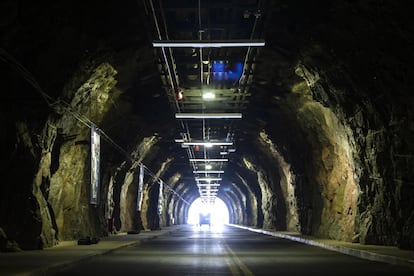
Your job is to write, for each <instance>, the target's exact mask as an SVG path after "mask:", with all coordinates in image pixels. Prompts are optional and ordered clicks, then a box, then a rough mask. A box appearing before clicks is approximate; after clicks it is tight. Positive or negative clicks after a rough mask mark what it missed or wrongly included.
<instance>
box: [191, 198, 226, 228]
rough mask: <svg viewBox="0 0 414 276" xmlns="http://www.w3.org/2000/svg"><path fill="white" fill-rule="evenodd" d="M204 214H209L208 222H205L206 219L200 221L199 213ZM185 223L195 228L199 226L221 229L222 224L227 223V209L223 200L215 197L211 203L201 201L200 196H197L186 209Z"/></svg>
mask: <svg viewBox="0 0 414 276" xmlns="http://www.w3.org/2000/svg"><path fill="white" fill-rule="evenodd" d="M206 214H210V224H207V222H206V221H204V222H202V221H200V217H201V216H200V215H206ZM187 223H188V224H191V225H193V227H194V229H195V230H199V229H200V228H203V229H210V228H211V230H217V229H221V228H222V227H223V225H224V224H228V223H229V210H228V208H227V206H226V204H225V203H224V202H223V200H221V199H220V198H218V197H216V199H215V203H214V204H213V205H209V204H205V203H203V202H202V201H201V198H197V199H196V200H194V201H193V203H192V204H191V206H190V208H189V210H188V220H187ZM200 223H201V224H200Z"/></svg>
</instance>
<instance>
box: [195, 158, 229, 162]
mask: <svg viewBox="0 0 414 276" xmlns="http://www.w3.org/2000/svg"><path fill="white" fill-rule="evenodd" d="M227 161H229V160H228V159H226V158H219V159H197V158H190V162H227Z"/></svg>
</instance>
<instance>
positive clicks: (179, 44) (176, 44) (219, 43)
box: [152, 39, 265, 48]
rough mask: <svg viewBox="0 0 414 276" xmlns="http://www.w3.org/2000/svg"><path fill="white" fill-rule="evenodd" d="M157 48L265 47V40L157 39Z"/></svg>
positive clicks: (154, 44)
mask: <svg viewBox="0 0 414 276" xmlns="http://www.w3.org/2000/svg"><path fill="white" fill-rule="evenodd" d="M152 46H153V47H155V48H161V47H170V48H221V47H263V46H265V41H264V40H260V39H258V40H204V41H200V40H155V41H153V42H152Z"/></svg>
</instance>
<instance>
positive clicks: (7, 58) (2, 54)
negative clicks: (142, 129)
mask: <svg viewBox="0 0 414 276" xmlns="http://www.w3.org/2000/svg"><path fill="white" fill-rule="evenodd" d="M0 60H2V61H3V62H5V63H6V64H8V65H9V66H11V67H12V68H14V69H16V71H18V72H19V73H20V74H22V75H23V78H24V79H25V80H26V81H28V83H29V84H31V85H32V86H33V88H35V90H36V91H37V92H38V93H39V94H40V95H41V96H42V98H43V99H44V100H45V102H46V103H47V105H48V106H49V107H50V108H51V109H52V110H54V111H58V113H60V112H62V110H64V111H67V112H68V113H70V114H71V115H72V116H73V117H74V118H75V119H76V120H78V121H79V122H81V123H82V124H83V125H85V126H86V127H88V128H91V126H92V125H96V124H95V123H93V122H92V121H91V120H90V119H89V118H88V117H86V116H84V115H82V114H79V113H78V112H76V111H73V110H72V108H71V106H70V104H69V103H67V102H65V101H63V100H54V101H52V100H53V98H52V97H51V96H49V95H48V94H47V93H46V92H45V91H44V90H43V89H42V88H41V87H40V85H39V84H38V82H37V81H36V80H35V78H34V76H33V75H32V74H31V73H30V72H29V71H28V70H27V69H26V68H25V67H24V66H23V65H21V64H20V63H19V62H18V61H17V60H16V59H15V58H14V57H12V56H11V55H10V54H9V53H7V52H6V51H5V50H4V49H2V48H0ZM59 103H61V104H60V105H59ZM62 104H63V106H62ZM98 132H99V134H101V135H102V137H103V138H104V139H105V140H107V141H108V142H109V143H110V144H111V145H113V146H114V147H115V148H116V149H118V150H119V151H120V152H121V153H123V154H124V155H125V156H126V157H127V158H128V159H129V161H132V162H137V161H138V160H137V159H136V158H133V157H132V156H131V155H130V154H129V153H128V152H127V151H126V150H124V149H123V148H122V147H121V146H120V145H118V144H117V143H116V142H115V141H114V140H112V139H111V138H110V137H109V135H107V134H106V133H105V132H104V131H103V130H102V129H100V128H98ZM138 164H139V165H141V164H142V165H143V166H144V168H146V170H147V173H149V174H150V175H151V176H152V177H153V178H157V180H160V181H162V182H163V183H164V184H165V185H166V186H167V187H168V188H169V189H171V190H172V191H173V192H174V193H175V194H176V195H177V196H178V197H179V198H180V199H181V200H182V201H184V202H185V203H186V204H189V203H188V201H186V200H185V199H184V198H183V197H182V196H181V195H179V194H178V193H177V192H176V191H175V190H174V189H173V188H171V187H170V186H169V185H168V184H167V183H166V182H165V181H163V180H162V179H161V178H160V177H158V176H156V175H155V174H154V173H153V172H152V171H151V170H150V169H149V168H148V167H146V166H145V164H143V163H142V162H138Z"/></svg>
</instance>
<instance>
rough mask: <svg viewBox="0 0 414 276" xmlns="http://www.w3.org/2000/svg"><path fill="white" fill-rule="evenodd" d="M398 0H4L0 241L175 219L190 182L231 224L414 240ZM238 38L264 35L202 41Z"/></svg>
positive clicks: (189, 198)
mask: <svg viewBox="0 0 414 276" xmlns="http://www.w3.org/2000/svg"><path fill="white" fill-rule="evenodd" d="M408 4H409V3H408V2H407V1H402V2H401V1H399V2H398V3H397V2H394V1H325V0H318V1H312V2H310V1H301V0H293V1H292V0H289V1H287V0H277V1H265V0H241V1H235V0H221V1H216V0H209V1H188V0H179V1H163V0H142V1H122V3H119V1H118V2H117V1H113V0H109V1H104V2H102V1H100V2H98V1H96V2H95V1H87V2H82V3H81V2H78V1H64V2H57V3H43V2H42V3H36V2H33V1H25V0H22V1H8V0H7V1H2V2H1V3H0V14H1V16H0V18H1V20H0V30H1V36H0V45H1V46H0V67H1V72H3V73H2V74H1V80H2V84H4V85H3V91H2V94H1V101H0V104H1V109H0V115H1V116H0V126H2V131H1V132H2V135H1V136H0V137H1V138H0V139H1V143H0V147H1V152H2V155H1V166H0V168H1V177H2V182H3V183H2V185H1V191H0V197H1V198H0V199H1V200H0V204H1V209H0V234H1V235H0V239H1V244H0V248H1V250H10V248H11V247H15V248H21V249H41V248H47V247H52V246H55V245H56V244H58V243H59V241H64V240H72V239H79V238H82V237H85V236H98V237H102V236H107V235H108V234H109V233H114V232H128V231H141V230H155V229H159V228H162V227H166V226H169V225H171V224H184V223H187V219H188V215H189V208H190V205H191V203H193V202H194V201H195V200H196V199H198V198H200V197H201V198H203V200H204V201H206V202H214V200H215V198H219V199H220V200H222V201H223V202H224V204H225V205H226V206H227V209H228V212H229V222H230V223H232V224H238V225H245V226H252V227H258V228H263V229H274V230H278V231H292V232H298V233H300V234H304V235H312V236H315V237H321V238H327V239H335V240H340V241H347V242H355V243H361V244H377V245H392V246H398V247H399V248H401V249H409V250H412V249H414V201H413V200H412V198H413V197H414V183H413V178H414V175H413V169H412V168H413V167H414V166H413V165H414V163H413V156H414V154H413V152H414V143H413V141H414V120H413V119H414V118H413V117H414V116H413V114H414V113H413V109H412V107H413V106H414V96H413V93H412V89H413V87H414V83H413V78H412V77H411V76H412V75H413V66H412V64H414V57H413V52H412V50H411V48H412V45H413V33H414V29H413V27H414V26H413V25H414V24H413V23H412V20H411V14H410V11H409V9H407V8H406V7H407V6H408ZM246 41H247V42H249V43H253V42H264V43H265V45H264V46H242V47H236V46H232V47H224V46H221V47H217V46H214V47H211V46H207V47H200V46H199V45H198V44H199V43H203V42H223V43H228V42H246ZM154 42H165V43H167V44H168V43H171V42H183V43H190V42H191V43H193V45H192V46H191V47H188V45H186V46H180V47H175V46H174V47H173V46H171V44H168V46H162V47H155V46H154ZM194 44H197V45H195V46H194ZM207 92H208V93H212V94H210V96H206V97H207V98H203V94H204V93H207ZM212 95H214V96H215V98H212ZM177 114H178V115H179V116H180V115H186V114H187V115H188V114H193V115H194V114H198V115H199V116H201V115H203V116H205V115H206V114H215V115H217V114H219V115H220V114H221V115H222V116H223V114H224V115H225V114H227V115H229V114H233V115H234V114H242V117H241V118H236V119H232V118H219V119H218V118H215V119H211V118H210V119H209V118H207V119H200V118H196V119H194V118H191V119H180V118H177ZM92 128H96V133H98V134H99V137H100V151H99V157H100V158H99V164H98V168H99V177H98V181H97V182H93V181H91V170H92V169H93V168H95V170H96V165H97V163H94V162H91V160H92V159H93V154H94V153H93V149H94V146H93V144H92V143H91V140H92V139H91V137H92V136H91V129H92ZM205 142H210V143H211V142H214V143H217V145H214V146H213V147H212V148H209V147H208V146H207V145H206V144H202V143H205ZM197 143H200V144H197ZM200 159H201V160H203V161H191V160H200ZM214 159H220V160H219V161H209V162H207V161H206V160H214ZM224 159H226V161H224ZM207 165H211V168H208V167H207ZM209 170H211V171H217V173H212V172H211V171H210V172H208V171H209ZM200 178H212V179H213V178H217V179H220V180H211V179H210V180H197V179H200ZM91 182H93V183H91ZM98 182H99V185H98ZM91 184H95V185H98V186H93V185H91ZM91 186H93V187H95V188H97V190H92V189H91ZM207 187H208V188H207Z"/></svg>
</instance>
